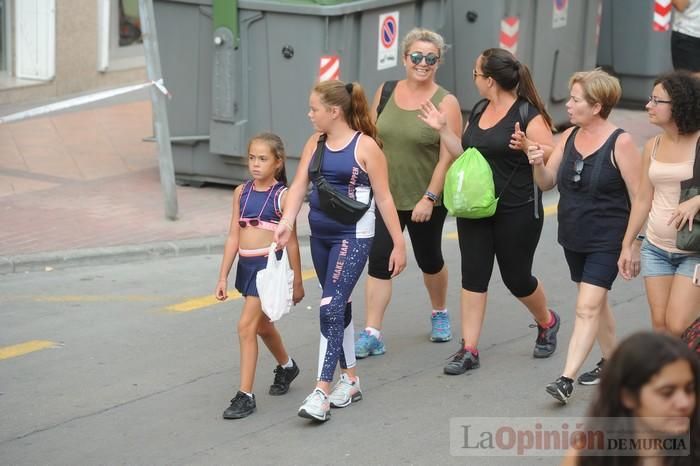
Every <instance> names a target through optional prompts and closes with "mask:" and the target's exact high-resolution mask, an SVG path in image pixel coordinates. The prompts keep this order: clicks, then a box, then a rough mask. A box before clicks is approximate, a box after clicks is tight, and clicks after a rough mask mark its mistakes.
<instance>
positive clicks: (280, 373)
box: [272, 366, 287, 385]
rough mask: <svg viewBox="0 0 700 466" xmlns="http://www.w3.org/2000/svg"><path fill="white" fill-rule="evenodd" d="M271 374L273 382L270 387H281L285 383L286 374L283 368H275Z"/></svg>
mask: <svg viewBox="0 0 700 466" xmlns="http://www.w3.org/2000/svg"><path fill="white" fill-rule="evenodd" d="M273 372H274V373H275V380H274V382H272V385H282V384H284V383H286V382H287V377H286V376H287V373H286V372H285V370H284V367H282V366H277V367H276V368H275V370H274V371H273Z"/></svg>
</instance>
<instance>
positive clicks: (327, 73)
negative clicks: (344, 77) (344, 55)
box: [318, 55, 340, 81]
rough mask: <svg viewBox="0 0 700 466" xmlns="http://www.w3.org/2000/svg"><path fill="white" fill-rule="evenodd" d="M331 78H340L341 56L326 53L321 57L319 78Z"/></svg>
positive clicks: (322, 79)
mask: <svg viewBox="0 0 700 466" xmlns="http://www.w3.org/2000/svg"><path fill="white" fill-rule="evenodd" d="M331 79H340V57H339V56H337V55H324V56H322V57H321V65H320V67H319V71H318V80H319V81H328V80H331Z"/></svg>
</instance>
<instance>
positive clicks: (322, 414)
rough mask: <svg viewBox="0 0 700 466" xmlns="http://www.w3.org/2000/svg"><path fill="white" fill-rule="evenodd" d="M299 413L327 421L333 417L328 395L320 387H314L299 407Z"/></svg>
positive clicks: (302, 415) (306, 416)
mask: <svg viewBox="0 0 700 466" xmlns="http://www.w3.org/2000/svg"><path fill="white" fill-rule="evenodd" d="M297 414H298V415H299V416H300V417H305V418H306V419H313V420H315V421H321V422H325V421H327V420H328V419H330V417H331V407H330V403H329V402H328V397H327V396H326V394H325V393H323V392H322V391H321V390H320V389H318V388H316V389H314V391H313V392H311V394H310V395H309V396H307V397H306V399H305V400H304V403H302V405H301V407H299V411H298V413H297Z"/></svg>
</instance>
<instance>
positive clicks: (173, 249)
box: [0, 236, 226, 275]
mask: <svg viewBox="0 0 700 466" xmlns="http://www.w3.org/2000/svg"><path fill="white" fill-rule="evenodd" d="M225 239H226V237H225V236H213V237H206V238H193V239H184V240H177V241H161V242H155V243H145V244H139V245H125V246H112V247H104V248H89V249H74V250H68V251H50V252H40V253H36V254H26V255H20V256H9V257H8V256H5V257H2V256H0V275H3V274H10V273H21V272H36V271H45V270H46V268H47V267H50V268H55V269H63V268H68V267H79V266H85V265H108V264H122V263H126V262H137V261H144V260H151V259H156V258H167V257H180V256H194V255H203V254H214V253H221V252H222V251H223V250H224V241H225Z"/></svg>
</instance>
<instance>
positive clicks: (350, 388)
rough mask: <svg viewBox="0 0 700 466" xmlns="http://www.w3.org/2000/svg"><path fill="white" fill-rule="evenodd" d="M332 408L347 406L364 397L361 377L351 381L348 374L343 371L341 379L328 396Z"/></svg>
mask: <svg viewBox="0 0 700 466" xmlns="http://www.w3.org/2000/svg"><path fill="white" fill-rule="evenodd" d="M328 399H329V400H330V402H331V407H332V408H345V407H346V406H349V405H350V403H352V402H354V401H360V400H361V399H362V391H361V390H360V378H359V377H355V381H354V382H353V381H351V380H350V377H348V375H347V374H345V373H342V374H341V375H340V380H338V383H336V384H335V387H333V391H332V392H331V394H330V395H329V396H328Z"/></svg>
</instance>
